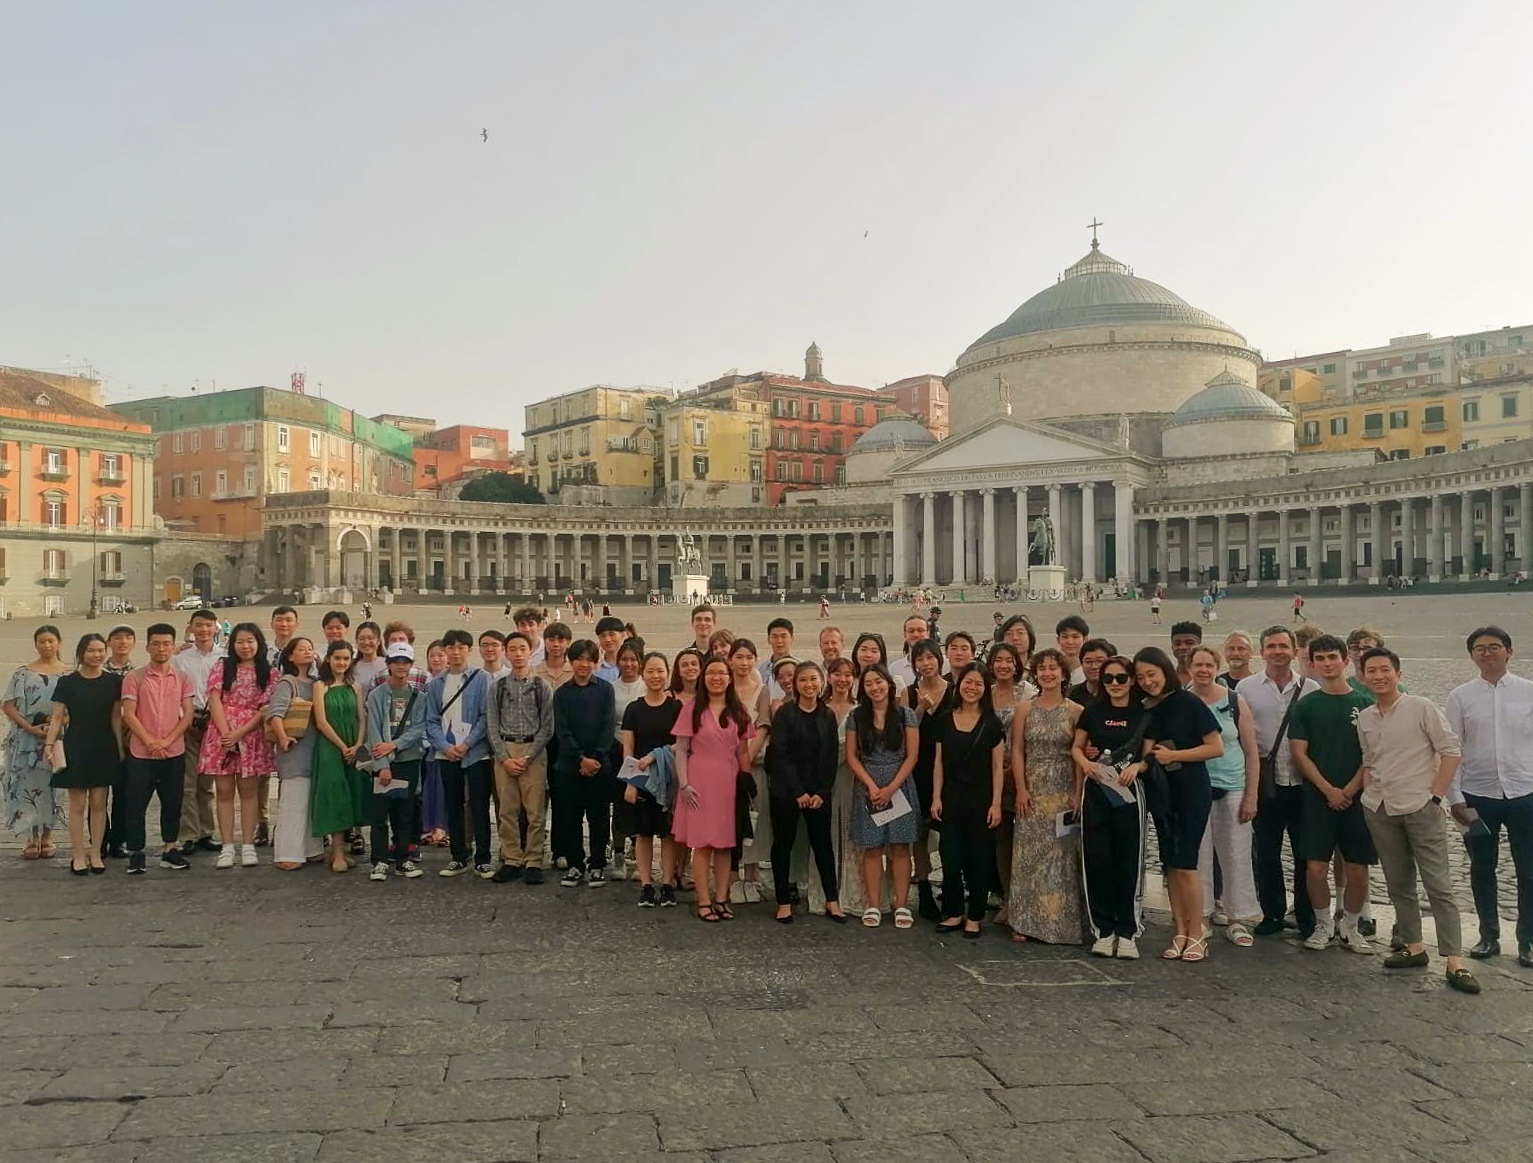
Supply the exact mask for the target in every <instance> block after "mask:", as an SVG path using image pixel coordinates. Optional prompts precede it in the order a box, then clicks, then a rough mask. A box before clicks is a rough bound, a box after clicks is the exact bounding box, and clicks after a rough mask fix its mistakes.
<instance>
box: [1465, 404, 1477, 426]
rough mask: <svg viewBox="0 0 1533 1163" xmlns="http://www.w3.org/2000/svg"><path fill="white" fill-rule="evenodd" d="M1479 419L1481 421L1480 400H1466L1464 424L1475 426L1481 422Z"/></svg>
mask: <svg viewBox="0 0 1533 1163" xmlns="http://www.w3.org/2000/svg"><path fill="white" fill-rule="evenodd" d="M1479 419H1480V401H1479V400H1465V401H1464V423H1466V424H1474V423H1477V422H1478V421H1479Z"/></svg>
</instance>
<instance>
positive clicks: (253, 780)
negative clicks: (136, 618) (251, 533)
mask: <svg viewBox="0 0 1533 1163" xmlns="http://www.w3.org/2000/svg"><path fill="white" fill-rule="evenodd" d="M277 678H278V676H277V674H276V673H275V672H274V671H273V670H272V665H271V659H270V658H269V657H268V655H267V653H266V638H265V637H264V636H263V635H262V633H261V628H260V627H259V626H257V625H256V624H255V623H254V622H241V623H240V624H239V625H238V626H236V627H235V628H234V631H233V633H231V634H230V635H229V656H228V657H227V658H225V659H224V660H223V661H221V662H220V663H219V664H218V665H217V666H216V667H214V668H213V671H212V673H211V674H209V675H208V713H209V718H210V719H211V720H212V721H211V722H210V723H209V724H208V730H207V734H206V735H204V736H203V737H202V751H201V752H200V753H199V754H198V758H197V770H198V772H199V773H200V774H202V775H208V776H212V777H213V778H214V780H215V783H216V785H217V792H218V804H217V807H218V831H219V834H220V837H221V839H222V841H223V848H222V850H221V851H220V852H219V854H218V860H217V861H216V862H215V864H214V867H216V868H233V867H234V856H235V853H234V797H235V795H236V793H237V794H238V795H239V801H240V831H241V833H242V834H243V843H242V845H241V847H240V853H239V862H240V864H242V865H243V866H245V867H246V868H253V867H254V866H255V865H256V864H257V863H258V861H257V859H256V850H255V830H256V824H257V823H259V822H260V818H261V813H260V811H259V808H258V804H257V792H258V791H259V789H260V778H261V776H263V775H265V776H271V775H275V774H277V759H276V756H275V755H274V754H273V753H272V749H271V742H270V741H269V740H268V739H267V737H266V732H265V730H264V724H265V715H264V714H263V713H262V712H263V708H265V706H266V704H267V703H269V702H270V701H271V693H272V688H273V687H275V686H276V685H277Z"/></svg>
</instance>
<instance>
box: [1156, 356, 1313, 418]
mask: <svg viewBox="0 0 1533 1163" xmlns="http://www.w3.org/2000/svg"><path fill="white" fill-rule="evenodd" d="M1209 420H1287V421H1288V422H1289V423H1292V422H1293V417H1292V416H1290V415H1289V414H1288V409H1287V408H1284V407H1283V405H1281V404H1279V403H1278V402H1277V401H1276V400H1274V399H1273V398H1272V397H1271V396H1265V395H1263V394H1262V393H1261V392H1259V391H1257V390H1256V389H1255V388H1253V387H1252V386H1251V385H1250V384H1248V383H1247V382H1246V381H1245V380H1243V379H1241V378H1240V377H1239V376H1237V375H1236V374H1235V373H1234V372H1232V371H1230V370H1229V368H1225V369H1224V370H1223V371H1222V372H1220V373H1219V374H1218V375H1216V376H1215V377H1214V378H1213V379H1211V380H1209V381H1208V384H1207V386H1206V387H1204V389H1203V390H1202V391H1201V392H1198V393H1197V394H1195V395H1193V396H1189V397H1188V398H1187V399H1186V400H1184V401H1183V402H1182V406H1181V407H1180V408H1178V409H1177V410H1176V411H1175V412H1173V413H1172V414H1171V417H1170V418H1169V419H1168V420H1167V421H1166V422H1165V425H1164V427H1166V428H1176V427H1179V426H1180V425H1183V424H1201V423H1204V422H1206V421H1209Z"/></svg>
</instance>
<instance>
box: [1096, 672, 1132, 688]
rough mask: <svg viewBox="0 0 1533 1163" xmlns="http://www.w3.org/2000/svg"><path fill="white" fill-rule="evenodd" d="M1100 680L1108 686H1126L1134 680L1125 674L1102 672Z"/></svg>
mask: <svg viewBox="0 0 1533 1163" xmlns="http://www.w3.org/2000/svg"><path fill="white" fill-rule="evenodd" d="M1102 681H1103V682H1104V683H1106V684H1107V685H1108V686H1126V685H1128V684H1129V683H1131V682H1133V681H1134V680H1133V679H1132V678H1130V677H1129V676H1128V675H1126V674H1104V675H1103V676H1102Z"/></svg>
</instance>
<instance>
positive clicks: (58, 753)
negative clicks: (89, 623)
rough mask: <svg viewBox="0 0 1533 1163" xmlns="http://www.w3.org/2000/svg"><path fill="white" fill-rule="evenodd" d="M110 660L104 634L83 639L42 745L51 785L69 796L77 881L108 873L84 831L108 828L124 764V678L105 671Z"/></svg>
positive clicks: (95, 845)
mask: <svg viewBox="0 0 1533 1163" xmlns="http://www.w3.org/2000/svg"><path fill="white" fill-rule="evenodd" d="M106 656H107V647H106V639H105V638H103V637H101V635H100V634H87V635H85V636H84V637H83V638H81V639H80V643H79V645H78V646H76V647H75V662H76V663H77V664H78V668H77V669H76V670H74V671H73V672H72V673H70V674H66V675H62V676H61V677H60V678H59V683H58V686H57V687H56V688H55V689H54V692H53V717H52V718H51V719H50V720H49V722H48V734H47V739H46V742H45V743H44V746H43V754H44V756H46V758H47V760H48V764H49V766H50V767H52V768H53V778H52V780H50V781H49V782H50V784H51V786H53V787H56V788H64V789H66V790H67V791H68V792H69V871H70V872H72V873H74V874H75V875H76V876H84V875H85V874H86V873H87V872H95V873H98V874H99V873H102V872H105V871H106V865H105V864H104V863H103V862H102V860H101V846H100V844H99V843H88V842H87V838H86V832H87V827H89V829H90V830H92V831H98V833H99V830H101V829H104V828H105V827H106V793H107V789H108V788H109V787H111V786H112V780H113V778H114V777H115V776H116V774H117V768H118V766H119V765H120V764H121V763H122V749H121V748H120V747H119V745H118V743H119V740H121V738H122V676H121V675H117V674H109V673H107V672H106V671H105V670H104V669H102V664H103V663H105V662H106ZM61 737H62V739H63V742H62V743H60V741H59V740H60V738H61ZM87 812H88V813H89V819H88V820H87ZM96 839H97V840H99V839H100V836H99V834H98V835H97V836H96ZM82 860H83V861H85V863H83V864H81V863H78V862H79V861H82Z"/></svg>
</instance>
